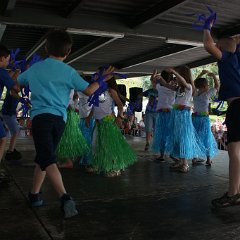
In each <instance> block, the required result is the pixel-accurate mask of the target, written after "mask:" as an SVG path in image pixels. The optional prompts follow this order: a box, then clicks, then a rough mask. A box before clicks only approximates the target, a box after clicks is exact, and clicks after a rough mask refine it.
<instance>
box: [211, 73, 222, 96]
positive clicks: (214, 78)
mask: <svg viewBox="0 0 240 240" xmlns="http://www.w3.org/2000/svg"><path fill="white" fill-rule="evenodd" d="M208 76H210V77H212V78H213V81H214V88H215V89H216V90H217V91H218V90H219V87H220V84H219V81H218V78H217V77H216V75H215V74H214V73H211V72H209V73H208Z"/></svg>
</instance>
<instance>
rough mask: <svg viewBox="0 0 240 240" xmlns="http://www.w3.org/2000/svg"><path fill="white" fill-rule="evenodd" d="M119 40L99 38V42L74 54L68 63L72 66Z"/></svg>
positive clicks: (88, 45)
mask: <svg viewBox="0 0 240 240" xmlns="http://www.w3.org/2000/svg"><path fill="white" fill-rule="evenodd" d="M117 39H118V38H106V37H99V38H98V39H97V40H95V41H93V42H91V43H89V44H87V45H86V46H84V47H83V48H81V49H79V50H77V51H76V52H74V53H73V54H71V55H70V56H69V57H68V58H67V59H66V61H65V62H66V63H67V64H70V63H72V62H75V61H77V60H78V59H80V58H83V57H84V56H86V55H88V54H90V53H92V52H94V51H96V50H98V49H99V48H102V47H104V46H105V45H107V44H109V43H111V42H113V41H115V40H117Z"/></svg>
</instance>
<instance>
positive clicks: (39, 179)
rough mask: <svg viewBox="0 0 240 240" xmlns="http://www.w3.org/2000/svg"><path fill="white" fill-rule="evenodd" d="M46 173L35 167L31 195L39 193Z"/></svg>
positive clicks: (37, 166)
mask: <svg viewBox="0 0 240 240" xmlns="http://www.w3.org/2000/svg"><path fill="white" fill-rule="evenodd" d="M45 176H46V171H42V170H41V168H40V167H39V165H36V167H35V170H34V176H33V185H32V191H31V193H39V192H40V189H41V186H42V183H43V181H44V179H45Z"/></svg>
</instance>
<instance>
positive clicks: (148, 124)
mask: <svg viewBox="0 0 240 240" xmlns="http://www.w3.org/2000/svg"><path fill="white" fill-rule="evenodd" d="M156 118H157V113H156V112H146V114H145V118H144V123H145V132H153V130H154V127H155V123H156Z"/></svg>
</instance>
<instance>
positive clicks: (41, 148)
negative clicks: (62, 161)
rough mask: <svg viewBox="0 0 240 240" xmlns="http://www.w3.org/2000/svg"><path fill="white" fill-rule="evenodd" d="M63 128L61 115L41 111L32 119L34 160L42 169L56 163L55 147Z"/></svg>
mask: <svg viewBox="0 0 240 240" xmlns="http://www.w3.org/2000/svg"><path fill="white" fill-rule="evenodd" d="M64 128H65V122H64V120H63V118H62V117H61V116H56V115H53V114H50V113H43V114H39V115H37V116H35V117H34V118H33V120H32V134H33V140H34V145H35V149H36V158H35V162H36V163H37V164H38V165H39V166H40V168H41V169H42V171H44V170H45V169H46V168H47V167H48V166H49V165H51V164H54V163H56V154H55V151H56V148H57V145H58V143H59V141H60V139H61V136H62V134H63V131H64Z"/></svg>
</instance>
